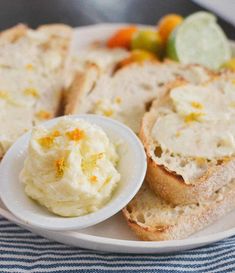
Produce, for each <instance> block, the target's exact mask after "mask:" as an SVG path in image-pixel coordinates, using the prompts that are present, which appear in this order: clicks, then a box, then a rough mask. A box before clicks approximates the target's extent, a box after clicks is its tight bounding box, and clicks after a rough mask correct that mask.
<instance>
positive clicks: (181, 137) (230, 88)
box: [140, 73, 235, 204]
mask: <svg viewBox="0 0 235 273" xmlns="http://www.w3.org/2000/svg"><path fill="white" fill-rule="evenodd" d="M234 79H235V74H232V73H230V74H226V73H224V74H222V75H220V76H218V77H215V78H214V79H213V80H211V81H210V82H208V83H206V84H203V85H193V84H190V83H187V82H175V83H173V84H170V86H168V88H167V89H168V91H166V95H165V97H164V98H162V99H160V100H156V101H154V103H153V105H152V107H151V109H150V111H149V112H148V113H146V114H145V115H144V118H143V120H142V126H141V130H140V138H141V140H142V142H143V144H144V147H145V150H146V153H147V157H148V170H147V181H148V182H149V184H150V187H151V188H152V189H153V191H155V192H156V193H157V194H158V195H160V196H161V197H162V198H163V199H164V200H167V201H168V202H170V203H172V204H190V203H198V202H200V201H202V200H205V199H207V198H209V197H210V196H211V195H212V194H213V193H214V192H216V191H218V190H219V189H220V188H221V187H223V186H224V185H226V184H228V183H229V182H230V181H232V180H233V179H234V178H235V159H234V158H235V125H234V118H235V107H234V105H235V104H234V102H235V83H234Z"/></svg>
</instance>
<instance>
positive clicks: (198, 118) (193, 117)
mask: <svg viewBox="0 0 235 273" xmlns="http://www.w3.org/2000/svg"><path fill="white" fill-rule="evenodd" d="M202 116H204V114H203V113H194V112H193V113H190V114H188V115H187V116H185V118H184V121H185V122H186V123H190V122H194V121H201V118H202Z"/></svg>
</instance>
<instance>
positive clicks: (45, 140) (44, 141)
mask: <svg viewBox="0 0 235 273" xmlns="http://www.w3.org/2000/svg"><path fill="white" fill-rule="evenodd" d="M53 142H54V138H53V137H52V136H46V137H42V138H39V139H38V143H39V144H40V145H41V146H42V147H44V148H47V149H49V148H50V147H51V146H52V145H53Z"/></svg>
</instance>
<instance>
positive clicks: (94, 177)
mask: <svg viewBox="0 0 235 273" xmlns="http://www.w3.org/2000/svg"><path fill="white" fill-rule="evenodd" d="M90 181H91V182H92V183H95V182H97V176H95V175H92V176H91V177H90Z"/></svg>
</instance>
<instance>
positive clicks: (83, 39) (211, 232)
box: [0, 24, 235, 254]
mask: <svg viewBox="0 0 235 273" xmlns="http://www.w3.org/2000/svg"><path fill="white" fill-rule="evenodd" d="M120 26H121V25H120V24H104V25H96V26H89V27H81V28H78V29H77V32H76V37H77V40H76V43H75V48H77V49H78V48H83V47H84V46H86V45H87V44H89V43H90V42H92V41H93V40H100V39H106V38H107V37H108V36H109V35H110V34H111V33H112V32H114V31H115V30H116V29H118V28H119V27H120ZM232 46H233V52H234V55H235V47H234V45H232ZM0 214H1V215H2V216H4V217H5V218H7V219H9V220H10V221H12V222H15V223H16V224H18V225H21V226H22V227H24V228H26V229H29V230H31V231H33V232H35V233H37V234H40V235H42V236H44V237H47V238H49V239H52V240H55V241H58V242H61V243H65V244H68V245H73V246H78V247H83V248H89V249H94V250H100V251H111V252H120V253H143V254H144V253H167V252H175V251H182V250H186V249H192V248H196V247H200V246H204V245H207V244H210V243H213V242H216V241H219V240H222V239H224V238H227V237H229V236H232V235H235V211H233V212H231V213H230V214H228V215H226V216H224V217H223V218H221V219H220V220H219V221H217V222H216V223H214V224H213V225H211V226H209V227H207V228H206V229H204V230H202V231H200V232H198V233H196V234H194V235H193V236H191V237H190V238H188V239H185V240H175V241H162V242H142V241H138V239H137V238H136V237H135V236H134V234H133V233H132V232H131V231H130V230H129V228H128V227H127V225H126V223H125V220H124V218H123V217H122V215H121V213H118V214H117V215H115V216H113V217H112V218H110V219H108V220H106V221H104V222H102V223H100V224H98V225H96V226H93V227H89V228H86V229H83V230H79V231H72V232H52V231H46V230H39V229H33V228H32V227H31V226H28V225H26V224H23V223H22V222H20V221H19V220H18V219H16V218H15V217H14V216H13V215H12V214H11V213H9V212H8V211H7V210H6V209H5V208H4V207H3V205H1V207H0Z"/></svg>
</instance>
